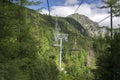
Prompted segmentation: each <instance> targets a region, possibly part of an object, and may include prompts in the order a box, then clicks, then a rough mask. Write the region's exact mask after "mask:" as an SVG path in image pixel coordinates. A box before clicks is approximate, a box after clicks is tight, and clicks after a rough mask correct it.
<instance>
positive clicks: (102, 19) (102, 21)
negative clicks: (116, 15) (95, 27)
mask: <svg viewBox="0 0 120 80" xmlns="http://www.w3.org/2000/svg"><path fill="white" fill-rule="evenodd" d="M109 17H110V15H109V16H107V17H105V18H104V19H102V20H100V21H99V22H98V24H99V23H101V22H103V21H104V20H106V19H107V18H109Z"/></svg>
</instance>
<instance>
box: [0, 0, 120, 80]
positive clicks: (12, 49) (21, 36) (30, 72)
mask: <svg viewBox="0 0 120 80" xmlns="http://www.w3.org/2000/svg"><path fill="white" fill-rule="evenodd" d="M55 21H56V18H55V17H51V19H50V18H49V16H47V15H42V14H39V13H38V12H37V11H34V10H30V9H27V8H25V7H22V6H19V5H16V4H13V3H11V2H8V1H5V2H4V1H3V0H1V1H0V80H119V79H120V68H119V67H120V61H119V57H120V51H119V50H120V32H119V30H118V29H117V30H118V31H117V32H116V31H114V34H113V38H112V39H111V37H110V36H109V30H108V33H107V32H106V34H105V37H101V36H96V37H94V38H91V37H90V36H88V33H86V32H82V33H81V28H83V27H84V26H81V24H80V23H78V22H77V21H76V20H74V19H72V18H59V19H58V23H59V26H60V28H61V31H62V32H63V33H67V34H69V37H68V42H63V55H62V58H63V60H62V67H63V68H64V70H63V71H59V69H58V61H59V58H58V56H59V47H53V46H52V45H53V43H54V36H53V33H54V28H55ZM71 21H72V22H71ZM72 23H73V24H72ZM78 24H79V27H78ZM75 42H76V43H77V44H75ZM72 48H78V49H80V51H71V49H72ZM93 49H94V51H93ZM89 53H94V57H93V58H92V60H91V62H88V59H87V57H89V56H88V54H89ZM87 63H89V64H87Z"/></svg>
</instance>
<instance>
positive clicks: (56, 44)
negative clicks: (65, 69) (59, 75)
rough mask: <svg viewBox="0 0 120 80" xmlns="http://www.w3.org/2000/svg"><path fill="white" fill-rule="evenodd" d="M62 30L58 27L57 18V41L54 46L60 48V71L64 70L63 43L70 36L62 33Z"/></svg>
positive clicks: (55, 37) (55, 35) (55, 38)
mask: <svg viewBox="0 0 120 80" xmlns="http://www.w3.org/2000/svg"><path fill="white" fill-rule="evenodd" d="M60 30H61V29H60V27H59V26H58V20H57V17H56V24H55V32H54V40H55V44H54V46H59V47H60V53H59V70H62V42H63V40H65V41H67V40H68V34H65V33H60ZM59 41H60V42H59ZM58 42H59V43H58Z"/></svg>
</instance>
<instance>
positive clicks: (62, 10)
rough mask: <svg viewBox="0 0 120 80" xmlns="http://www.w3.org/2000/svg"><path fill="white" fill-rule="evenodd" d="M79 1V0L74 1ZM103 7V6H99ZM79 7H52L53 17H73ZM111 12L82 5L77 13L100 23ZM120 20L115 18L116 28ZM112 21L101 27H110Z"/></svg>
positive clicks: (102, 24)
mask: <svg viewBox="0 0 120 80" xmlns="http://www.w3.org/2000/svg"><path fill="white" fill-rule="evenodd" d="M66 1H72V0H66ZM73 1H77V0H73ZM99 5H101V4H99ZM77 7H78V5H74V6H73V5H71V6H52V7H51V15H52V16H56V15H57V16H60V17H66V16H68V15H71V14H73V13H74V11H75V9H76V8H77ZM108 11H109V10H106V9H98V8H97V7H96V5H95V4H82V5H81V6H80V8H79V10H78V11H77V13H79V14H82V15H85V16H87V17H89V18H90V19H91V20H93V21H95V22H99V21H100V20H102V19H104V18H105V17H107V16H108V15H109V13H108ZM42 13H43V14H48V10H46V9H43V10H42ZM119 21H120V18H113V23H114V24H113V25H114V27H117V25H118V24H120V22H119ZM109 22H110V19H109V18H108V19H106V20H104V21H103V22H101V23H100V24H99V25H100V26H109V24H110V23H109Z"/></svg>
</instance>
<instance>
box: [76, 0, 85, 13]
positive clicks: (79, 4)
mask: <svg viewBox="0 0 120 80" xmlns="http://www.w3.org/2000/svg"><path fill="white" fill-rule="evenodd" d="M83 1H84V0H81V2H80V4H79V6H78V7H77V9H76V10H75V12H74V14H75V13H76V12H77V11H78V9H79V8H80V6H81V5H82V3H83Z"/></svg>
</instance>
